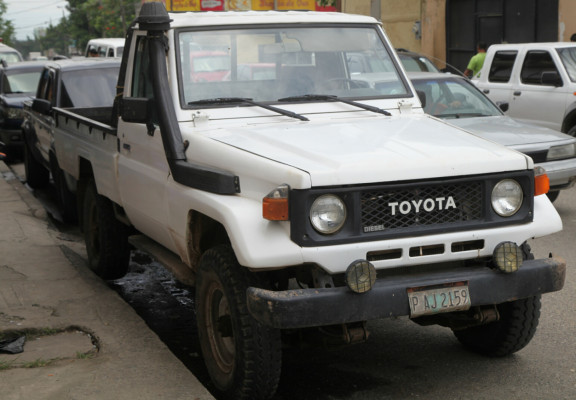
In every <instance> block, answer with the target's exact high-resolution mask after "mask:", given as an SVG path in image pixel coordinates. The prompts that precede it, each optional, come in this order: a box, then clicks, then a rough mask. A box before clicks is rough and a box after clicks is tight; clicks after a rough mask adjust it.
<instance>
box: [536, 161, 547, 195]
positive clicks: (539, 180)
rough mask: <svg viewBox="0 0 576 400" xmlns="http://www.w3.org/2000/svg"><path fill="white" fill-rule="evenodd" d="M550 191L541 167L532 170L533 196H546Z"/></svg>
mask: <svg viewBox="0 0 576 400" xmlns="http://www.w3.org/2000/svg"><path fill="white" fill-rule="evenodd" d="M549 190H550V179H549V178H548V175H546V171H545V170H544V168H542V167H536V168H534V196H540V195H541V194H546V193H548V191H549Z"/></svg>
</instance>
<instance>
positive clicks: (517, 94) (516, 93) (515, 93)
mask: <svg viewBox="0 0 576 400" xmlns="http://www.w3.org/2000/svg"><path fill="white" fill-rule="evenodd" d="M513 94H514V96H520V95H521V94H522V92H521V91H519V90H517V91H515V92H514V93H513Z"/></svg>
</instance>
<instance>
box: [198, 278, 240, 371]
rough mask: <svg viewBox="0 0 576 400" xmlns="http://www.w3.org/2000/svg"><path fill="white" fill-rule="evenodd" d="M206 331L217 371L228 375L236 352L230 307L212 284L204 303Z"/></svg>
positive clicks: (215, 284)
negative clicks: (206, 300)
mask: <svg viewBox="0 0 576 400" xmlns="http://www.w3.org/2000/svg"><path fill="white" fill-rule="evenodd" d="M205 311H206V316H207V320H206V325H207V326H206V328H207V329H206V331H207V333H208V340H209V342H210V347H211V349H212V354H213V355H214V361H215V362H216V365H217V366H218V369H220V371H222V372H223V373H225V374H230V373H231V372H232V370H233V368H234V359H235V356H236V351H235V347H234V334H233V330H232V323H231V316H230V307H229V303H228V300H227V298H226V296H225V295H224V293H223V291H222V288H221V286H220V285H218V284H217V283H215V282H214V283H212V284H211V285H210V287H209V289H208V302H207V303H206V310H205Z"/></svg>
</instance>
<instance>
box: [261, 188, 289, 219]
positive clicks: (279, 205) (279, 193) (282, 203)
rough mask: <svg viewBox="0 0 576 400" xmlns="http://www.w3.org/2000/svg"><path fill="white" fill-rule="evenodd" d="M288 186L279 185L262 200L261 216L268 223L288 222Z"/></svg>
mask: <svg viewBox="0 0 576 400" xmlns="http://www.w3.org/2000/svg"><path fill="white" fill-rule="evenodd" d="M289 192H290V188H289V186H288V185H280V186H278V187H277V188H276V189H274V190H273V191H271V192H270V193H268V194H267V195H266V197H264V198H263V199H262V216H263V217H264V218H265V219H267V220H269V221H288V219H289V209H290V207H289V204H290V203H289V202H288V193H289Z"/></svg>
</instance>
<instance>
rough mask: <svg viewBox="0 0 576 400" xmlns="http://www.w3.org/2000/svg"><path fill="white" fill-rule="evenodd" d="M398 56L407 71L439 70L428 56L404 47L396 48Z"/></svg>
mask: <svg viewBox="0 0 576 400" xmlns="http://www.w3.org/2000/svg"><path fill="white" fill-rule="evenodd" d="M396 53H397V54H398V58H400V62H401V63H402V65H403V66H404V69H405V70H406V71H407V72H418V71H422V72H440V70H439V69H438V67H437V66H436V65H435V64H434V63H433V62H432V60H430V59H429V58H428V57H426V56H423V55H422V54H419V53H415V52H413V51H409V50H406V49H396Z"/></svg>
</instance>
